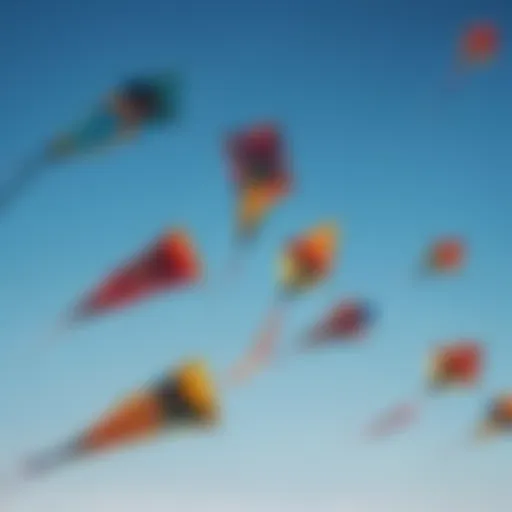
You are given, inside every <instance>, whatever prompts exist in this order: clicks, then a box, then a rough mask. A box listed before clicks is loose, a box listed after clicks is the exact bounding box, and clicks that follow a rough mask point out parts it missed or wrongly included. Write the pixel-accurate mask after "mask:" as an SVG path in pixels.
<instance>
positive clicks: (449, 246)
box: [432, 239, 465, 270]
mask: <svg viewBox="0 0 512 512" xmlns="http://www.w3.org/2000/svg"><path fill="white" fill-rule="evenodd" d="M464 255H465V247H464V243H463V242H462V241H461V240H458V239H447V240H441V241H439V242H437V243H436V244H435V246H434V248H433V250H432V262H433V265H434V267H435V268H437V269H439V270H450V269H455V268H457V267H459V266H460V265H461V264H462V262H463V260H464Z"/></svg>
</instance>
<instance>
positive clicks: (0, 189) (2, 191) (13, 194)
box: [0, 156, 46, 214]
mask: <svg viewBox="0 0 512 512" xmlns="http://www.w3.org/2000/svg"><path fill="white" fill-rule="evenodd" d="M45 163H46V157H44V156H43V157H41V156H38V157H37V158H34V159H32V160H28V161H27V162H26V163H25V164H24V165H23V166H21V167H20V168H19V169H17V171H16V172H15V173H14V174H13V175H12V176H11V177H10V178H7V180H5V181H4V182H2V184H1V185H0V214H2V213H4V212H5V211H6V210H7V209H8V208H9V207H10V206H11V204H12V203H13V202H14V201H15V200H16V199H17V198H18V196H19V195H21V194H22V193H23V191H24V190H26V189H27V187H28V186H29V185H30V184H31V183H32V182H33V181H34V180H35V178H37V176H38V174H39V173H40V172H41V170H42V169H43V166H44V164H45Z"/></svg>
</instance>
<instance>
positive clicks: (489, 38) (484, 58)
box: [460, 21, 501, 65]
mask: <svg viewBox="0 0 512 512" xmlns="http://www.w3.org/2000/svg"><path fill="white" fill-rule="evenodd" d="M500 39H501V38H500V33H499V29H498V27H497V26H496V25H495V24H494V23H492V22H488V21H480V22H478V23H474V24H472V25H471V26H469V27H468V28H467V29H466V31H465V32H464V33H463V35H462V38H461V41H460V52H461V57H462V60H463V62H465V63H467V64H472V65H474V64H485V63H488V62H489V61H491V60H492V59H493V58H494V57H496V55H497V53H498V51H499V49H500V43H501V41H500Z"/></svg>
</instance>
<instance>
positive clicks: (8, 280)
mask: <svg viewBox="0 0 512 512" xmlns="http://www.w3.org/2000/svg"><path fill="white" fill-rule="evenodd" d="M509 3H510V2H508V0H501V1H499V0H488V1H484V0H481V1H473V0H429V1H427V0H425V1H418V0H396V1H393V0H382V1H378V0H373V1H370V0H350V1H344V0H338V1H335V0H333V1H327V0H315V1H313V0H308V1H301V0H287V1H280V0H262V1H259V2H255V1H254V2H247V1H245V0H237V1H235V0H229V1H218V2H207V1H203V2H198V1H193V0H188V1H186V2H185V1H181V0H180V1H163V0H162V1H157V0H146V1H144V2H121V1H120V0H102V1H97V2H94V1H90V2H80V3H79V2H75V1H63V0H47V1H45V2H36V1H35V0H27V1H25V2H15V1H14V0H5V1H4V2H3V3H2V6H1V7H0V75H1V77H2V84H3V87H2V94H1V95H0V112H2V120H3V122H1V123H0V133H1V137H0V149H1V151H0V154H1V155H2V165H3V166H4V168H5V169H6V170H8V169H9V168H10V167H11V166H14V165H16V163H17V162H19V161H20V160H21V159H23V157H24V156H26V155H27V154H30V152H31V151H33V150H37V149H38V148H39V147H40V145H41V144H42V143H43V142H44V141H46V140H47V139H48V137H50V136H51V135H52V134H53V133H55V132H56V131H58V130H60V129H62V128H63V127H66V126H67V125H68V124H69V123H70V122H71V123H72V122H74V121H76V120H78V119H80V117H81V116H82V115H85V114H87V111H88V110H87V109H88V108H89V107H90V106H92V105H93V104H94V102H95V101H96V100H97V99H98V98H100V97H101V96H102V94H103V93H104V92H105V91H107V90H108V89H109V88H111V87H112V86H113V85H115V84H116V83H118V82H119V81H120V80H122V79H124V78H126V77H127V76H131V75H133V74H137V73H140V72H146V71H152V70H158V69H160V68H165V67H168V66H171V67H175V68H176V69H177V70H178V71H179V72H180V73H182V76H183V81H184V98H183V117H182V120H181V121H180V123H179V124H178V125H176V126H174V127H170V128H169V129H167V130H164V131H161V132H158V133H155V134H151V135H148V136H147V137H144V138H143V140H141V141H140V142H139V143H137V144H134V145H131V146H126V147H122V148H118V149H115V150H113V151H111V152H109V153H108V154H104V155H98V156H92V157H89V158H85V159H81V160H78V161H76V163H72V164H69V165H66V166H65V167H63V168H61V169H58V170H56V171H55V172H53V173H48V174H47V175H46V176H45V177H44V179H41V180H40V182H39V183H37V184H36V185H35V186H34V187H33V188H32V189H31V190H30V192H29V193H27V194H26V195H25V196H24V197H23V199H22V200H20V201H19V202H18V203H17V204H16V205H15V206H14V207H13V208H12V209H11V210H10V212H9V213H8V214H7V215H5V216H4V217H3V218H2V219H0V247H1V250H0V351H1V352H0V375H1V379H2V386H1V387H0V403H1V409H2V411H3V413H2V421H1V423H0V461H1V466H2V468H0V469H5V470H6V471H9V469H10V468H11V465H12V464H15V462H16V461H17V460H18V458H19V457H20V456H24V455H26V454H27V453H31V451H32V450H35V449H36V450H37V449H40V448H44V447H47V446H49V445H50V446H51V445H53V443H57V442H59V441H60V440H62V439H66V438H67V436H69V435H72V434H74V433H76V431H77V429H80V428H81V427H82V426H83V425H84V424H87V423H88V422H89V421H90V420H92V419H93V418H94V417H95V416H96V415H97V414H98V413H100V412H102V411H103V410H104V409H105V407H107V406H108V405H109V404H110V403H111V402H112V401H113V400H115V399H117V398H118V397H119V396H120V395H122V394H123V393H124V392H126V391H129V390H131V389H132V388H133V387H134V386H137V385H138V384H139V383H143V382H145V381H146V380H147V379H148V378H151V377H152V376H154V375H157V374H159V372H161V371H163V370H165V369H166V368H167V366H172V365H174V364H176V363H177V362H179V361H180V360H181V359H182V358H184V357H187V356H190V355H196V354H200V355H204V356H205V357H207V358H209V359H210V360H211V362H212V365H213V366H214V368H215V369H216V370H218V371H219V372H221V371H222V370H223V369H224V368H225V367H226V366H227V365H228V364H229V363H230V362H231V360H232V359H233V358H234V357H236V356H237V355H238V354H239V353H240V351H241V350H243V348H244V347H245V346H246V345H247V343H249V342H250V340H251V336H252V334H253V332H254V330H255V329H256V328H257V326H258V324H259V322H261V320H262V319H263V317H264V315H265V312H266V311H267V309H268V307H269V305H270V302H271V299H272V295H273V292H274V275H275V270H274V259H275V256H276V254H277V251H278V250H279V247H280V245H281V244H282V241H283V239H285V238H286V237H288V236H290V235H293V234H295V233H297V232H299V231H300V230H302V229H304V228H307V227H309V226H311V225H313V224H314V223H316V222H317V221H321V220H323V219H324V218H332V217H334V218H336V219H338V220H339V222H340V224H341V226H342V229H343V231H344V235H345V247H344V250H343V255H342V258H341V260H340V267H339V271H338V272H337V273H336V276H335V280H334V283H333V284H330V285H328V286H324V287H323V288H320V289H318V290H316V291H314V292H312V293H311V294H309V295H307V296H304V297H303V298H302V299H301V300H300V302H299V303H297V304H296V305H295V306H296V307H294V308H293V311H292V313H291V315H290V317H289V319H288V320H289V321H288V323H287V326H286V332H285V337H284V338H285V339H284V340H283V343H286V344H291V343H293V341H294V337H295V336H297V335H298V334H299V333H300V332H301V330H302V329H304V328H305V327H306V326H308V325H310V323H311V322H312V321H314V320H315V318H316V317H317V315H319V314H321V313H322V312H323V310H324V309H325V308H326V307H328V306H329V305H330V304H331V302H332V301H333V300H334V299H336V298H340V297H343V296H347V295H351V294H359V295H362V296H365V297H368V298H369V299H372V300H374V301H375V302H376V303H377V304H378V307H379V309H380V314H381V320H380V322H379V323H378V326H377V328H376V329H375V331H374V333H373V335H372V336H371V338H370V339H368V342H367V343H366V344H364V345H363V346H361V347H357V348H349V349H348V350H339V351H337V350H334V351H328V352H324V353H318V354H314V355H311V356H307V357H303V358H297V359H296V360H295V361H289V362H288V363H287V364H286V365H283V366H281V367H276V368H274V369H272V370H269V371H268V372H266V373H264V374H262V375H261V376H260V377H259V378H257V379H256V380H254V381H253V382H252V383H251V384H250V385H249V386H248V387H246V388H244V389H240V390H237V391H235V392H233V393H231V394H230V395H229V396H226V397H225V401H224V407H225V422H224V424H223V426H222V428H220V429H219V431H218V432H217V433H216V434H215V435H213V436H203V435H198V436H190V437H187V438H185V439H179V440H177V441H173V440H171V439H163V440H162V441H161V442H157V443H154V444H152V445H148V446H147V447H141V448H138V449H134V450H128V451H126V452H123V453H121V454H112V455H111V456H108V457H105V458H103V459H101V460H96V461H91V462H89V463H87V464H82V465H78V466H77V467H74V468H69V469H68V470H67V471H62V472H61V473H59V474H56V475H55V476H52V477H51V478H49V479H47V480H45V481H44V482H41V483H39V484H37V485H34V486H33V487H31V488H30V489H28V490H27V492H26V493H25V495H24V496H23V497H22V499H20V500H19V501H18V502H17V503H16V505H15V506H14V507H13V511H14V512H16V511H19V512H22V511H30V512H69V511H71V510H73V512H81V511H82V510H83V511H86V510H87V511H90V510H95V511H103V510H105V511H107V510H108V511H109V512H117V511H119V512H132V511H133V512H135V511H139V510H141V509H144V510H145V511H147V512H161V511H162V512H163V511H164V510H165V511H167V510H180V511H183V512H187V511H196V510H212V511H217V510H218V511H222V512H229V511H231V510H233V511H240V512H251V511H252V510H255V511H256V510H257V511H265V512H269V511H274V510H276V511H282V512H287V511H307V512H309V511H317V510H318V511H322V512H323V511H326V512H331V511H333V512H338V511H347V512H360V511H369V512H374V511H375V512H388V511H389V512H401V511H402V510H403V511H404V512H422V511H425V512H432V511H436V512H445V511H446V512H454V511H459V510H461V511H464V512H473V511H474V512H477V511H482V512H501V511H504V512H506V511H507V510H509V509H510V500H511V499H512V488H511V486H510V483H509V471H508V469H509V467H510V464H511V462H510V460H511V456H512V452H511V451H510V446H507V443H506V442H497V443H494V444H492V445H490V446H489V447H486V448H485V449H476V450H474V451H471V452H468V451H464V450H462V449H461V450H459V449H458V448H457V447H458V446H459V445H462V444H463V441H464V440H465V439H466V438H467V436H468V434H469V432H470V429H471V427H472V426H473V424H474V422H475V421H476V420H477V419H478V418H479V416H480V414H481V413H482V411H483V408H484V407H485V404H486V401H487V399H488V398H489V397H491V396H492V394H493V393H495V392H497V391H501V390H504V389H508V387H512V373H511V372H510V361H512V345H510V342H511V340H510V337H509V332H510V326H511V325H512V324H511V322H512V320H511V315H510V313H511V311H512V294H511V292H510V290H511V289H512V272H511V270H510V268H511V266H510V253H511V250H512V231H511V230H510V226H511V221H510V219H511V218H512V202H511V201H510V197H511V194H512V178H511V172H510V168H511V167H510V166H511V163H512V144H510V134H511V133H512V121H511V119H512V115H511V114H512V103H511V102H510V91H511V90H512V88H511V86H512V67H511V65H510V60H509V57H510V29H511V25H512V7H511V6H510V5H508V4H509ZM479 18H490V19H494V20H496V21H497V22H499V24H500V25H501V27H502V28H503V31H504V41H503V43H504V48H503V58H502V59H501V60H500V61H498V62H497V63H496V64H495V65H494V66H492V67H491V68H489V69H486V70H484V71H482V72H478V73H472V74H467V75H464V76H462V77H459V79H458V80H457V81H456V82H455V84H454V85H455V86H454V87H450V84H453V82H452V78H453V77H452V75H453V51H454V45H455V42H456V38H457V37H458V35H459V33H460V30H461V27H463V26H464V24H465V23H467V22H468V21H472V20H474V19H479ZM266 119H270V120H276V121H278V122H280V123H281V124H282V125H283V127H284V129H285V130H286V134H287V138H288V140H289V144H290V148H291V151H292V155H293V163H294V171H295V173H296V176H297V186H296V194H295V195H294V196H293V197H292V198H291V199H290V200H289V201H287V202H286V204H285V205H283V207H282V208H280V209H279V210H278V211H276V214H275V216H274V217H273V218H272V221H271V222H269V223H268V225H267V226H266V227H265V230H264V232H263V236H262V238H261V240H260V241H259V243H258V245H257V247H256V248H255V249H254V251H253V252H252V253H251V254H250V258H249V259H248V261H247V264H246V268H245V270H246V273H245V275H244V277H243V279H241V280H240V281H239V282H238V283H237V285H236V286H235V287H234V288H233V289H231V290H230V292H229V293H227V292H226V293H224V294H218V295H215V294H214V293H205V292H204V290H199V289H198V290H196V291H190V292H187V293H184V294H182V295H179V296H166V297H162V298H159V299H157V300H154V301H149V302H147V303H145V304H143V305H141V306H140V307H137V308H134V309H132V310H130V311H129V312H126V313H122V314H118V315H114V316H111V317H109V318H106V319H104V320H101V321H98V322H94V323H91V324H90V325H88V326H86V327H84V328H82V329H80V330H77V331H75V332H73V333H71V334H70V335H69V336H68V337H67V338H66V339H65V340H63V341H62V342H61V346H59V347H56V348H55V350H54V351H52V352H49V353H47V354H46V355H45V356H44V357H42V358H40V359H38V360H34V359H29V356H27V354H28V351H29V347H30V344H31V343H35V342H37V340H38V333H43V332H45V330H46V329H48V328H50V327H51V324H52V320H53V319H55V318H57V317H58V315H59V314H60V313H61V312H62V311H63V309H65V308H66V306H67V305H69V304H70V303H71V302H72V301H73V300H74V299H75V298H76V297H77V296H78V295H79V294H80V293H81V292H82V291H83V290H84V289H85V288H87V287H89V286H90V285H91V284H93V283H95V282H96V281H97V280H98V279H99V278H100V277H102V276H103V275H104V274H105V272H106V271H108V270H109V269H111V268H112V267H113V266H114V265H116V264H117V263H118V262H119V261H122V260H123V259H125V258H126V257H127V256H129V255H131V254H132V253H134V252H136V251H137V250H139V249H140V248H141V247H143V246H144V245H145V244H146V243H148V242H150V241H152V240H153V238H154V237H155V236H157V235H158V234H159V233H160V232H161V231H162V230H163V229H164V228H165V227H166V226H175V225H177V226H186V227H188V228H189V229H190V230H191V232H192V234H193V236H194V238H195V240H196V241H197V244H198V245H199V246H200V247H201V250H202V251H203V253H204V256H205V259H206V262H207V265H208V269H209V274H210V275H211V276H212V279H213V280H215V278H216V276H218V275H219V272H220V270H221V269H222V265H223V263H224V262H225V261H226V259H227V257H228V249H229V241H230V229H231V224H230V222H231V208H232V202H231V201H232V194H231V189H230V187H229V186H228V185H229V184H228V183H227V179H226V172H227V170H226V163H225V161H224V158H223V155H222V152H221V143H222V137H223V135H224V134H225V132H226V130H230V129H232V128H235V127H238V126H240V125H245V124H248V123H251V122H253V121H259V120H266ZM444 233H457V234H462V235H464V236H467V237H468V240H469V242H470V244H471V260H470V266H469V268H468V269H467V272H466V274H465V275H464V277H463V278H460V279H449V280H431V281H424V282H419V281H417V280H415V279H414V277H413V273H414V270H415V265H416V264H417V263H418V259H419V257H420V255H421V253H422V250H423V249H424V247H425V245H426V244H427V243H428V241H429V240H430V239H431V237H433V236H436V235H439V234H444ZM458 336H475V337H479V338H482V339H483V340H485V341H486V342H487V343H488V346H489V351H490V352H489V359H488V364H489V371H488V374H487V376H486V380H485V383H484V386H483V388H482V389H481V390H478V392H476V393H473V394H468V395H461V396H447V397H445V398H440V399H439V400H437V401H436V402H434V403H432V405H431V406H430V408H429V409H428V411H426V414H425V418H424V420H423V421H422V422H421V423H420V424H419V425H418V426H417V428H414V429H412V430H410V431H409V432H407V433H406V434H404V435H402V436H399V437H397V438H394V439H392V440H390V442H385V443H382V444H380V445H373V446H368V445H365V444H364V443H361V442H360V441H359V438H358V434H359V432H360V428H361V426H362V425H363V424H364V423H365V422H366V421H367V420H368V418H369V417H371V416H373V414H374V413H375V412H376V411H378V410H380V409H381V408H382V407H384V406H387V405H389V404H391V403H393V402H394V401H396V400H400V399H402V398H407V397H408V396H409V395H410V394H411V393H415V392H416V390H417V389H419V387H420V385H421V376H422V374H421V371H422V364H423V355H424V352H425V349H426V347H427V346H428V345H429V344H430V343H432V342H435V341H440V340H445V339H450V338H453V337H458ZM80 507H82V508H80Z"/></svg>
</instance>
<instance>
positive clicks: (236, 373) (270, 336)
mask: <svg viewBox="0 0 512 512" xmlns="http://www.w3.org/2000/svg"><path fill="white" fill-rule="evenodd" d="M285 305H286V304H285V302H282V301H278V303H277V304H276V305H275V306H274V307H273V308H272V309H271V311H270V313H269V315H268V317H267V319H266V322H265V324H264V326H263V329H262V331H261V332H260V334H259V335H258V336H257V338H256V341H255V343H254V344H253V346H252V347H251V348H250V349H249V351H248V352H247V353H245V355H243V356H242V357H241V358H240V359H239V360H238V361H237V362H236V363H235V364H234V365H233V366H231V368H230V370H229V371H228V372H227V377H226V382H225V384H226V386H227V387H228V388H229V387H232V386H236V385H240V384H242V383H243V382H245V381H246V380H248V379H249V378H250V377H251V376H253V375H254V374H255V373H256V372H257V371H258V370H259V369H260V368H262V367H263V366H264V365H265V364H267V363H269V362H270V361H271V360H272V359H273V357H274V356H275V352H276V346H277V342H278V341H279V336H280V334H281V330H282V326H283V322H284V315H285V311H286V310H285Z"/></svg>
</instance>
